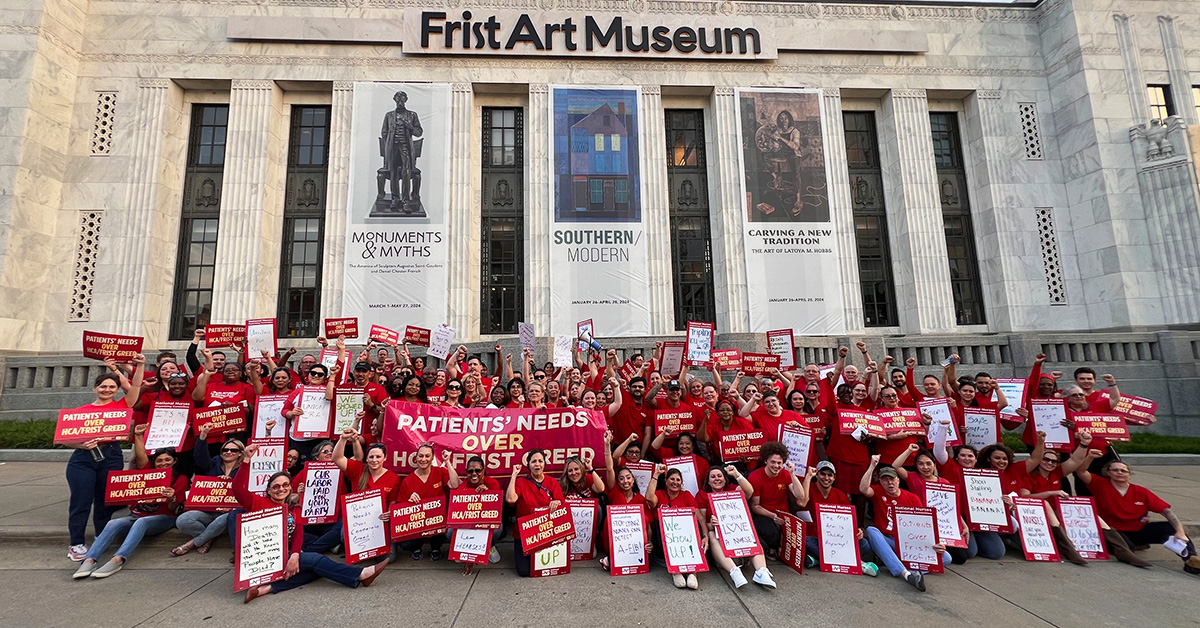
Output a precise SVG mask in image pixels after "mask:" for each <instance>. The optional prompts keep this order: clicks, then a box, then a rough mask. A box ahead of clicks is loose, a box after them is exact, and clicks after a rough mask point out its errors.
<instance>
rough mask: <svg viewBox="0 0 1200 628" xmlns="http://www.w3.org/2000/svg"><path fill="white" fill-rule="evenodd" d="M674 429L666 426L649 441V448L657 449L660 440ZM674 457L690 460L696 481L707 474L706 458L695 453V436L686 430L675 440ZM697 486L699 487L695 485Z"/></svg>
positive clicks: (708, 465)
mask: <svg viewBox="0 0 1200 628" xmlns="http://www.w3.org/2000/svg"><path fill="white" fill-rule="evenodd" d="M673 433H674V430H672V429H671V428H666V429H664V430H663V431H661V432H659V433H658V436H655V437H654V440H653V441H651V443H650V449H658V448H659V447H661V446H662V441H664V440H666V439H667V438H668V437H670V436H672V435H673ZM674 457H675V458H679V457H683V458H688V459H690V460H691V461H692V467H693V468H694V469H695V470H696V479H697V481H698V482H700V481H703V478H704V476H705V475H708V469H709V467H710V466H711V465H710V464H709V462H708V460H707V459H706V458H704V457H702V456H700V455H698V454H697V443H696V437H695V436H693V435H692V434H690V433H688V432H683V433H682V434H680V435H679V437H678V438H677V439H676V442H675V456H674ZM697 488H699V487H697Z"/></svg>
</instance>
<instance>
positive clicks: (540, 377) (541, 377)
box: [533, 375, 546, 379]
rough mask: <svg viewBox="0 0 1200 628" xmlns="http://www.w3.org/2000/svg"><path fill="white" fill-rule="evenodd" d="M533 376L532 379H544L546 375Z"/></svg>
mask: <svg viewBox="0 0 1200 628" xmlns="http://www.w3.org/2000/svg"><path fill="white" fill-rule="evenodd" d="M533 378H534V379H546V376H545V375H534V376H533Z"/></svg>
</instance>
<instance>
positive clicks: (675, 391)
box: [646, 379, 700, 460]
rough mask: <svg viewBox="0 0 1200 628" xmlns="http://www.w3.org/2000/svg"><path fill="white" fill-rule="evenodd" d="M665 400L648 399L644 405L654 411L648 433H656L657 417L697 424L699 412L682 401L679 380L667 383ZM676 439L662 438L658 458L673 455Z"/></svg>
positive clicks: (681, 387) (681, 389)
mask: <svg viewBox="0 0 1200 628" xmlns="http://www.w3.org/2000/svg"><path fill="white" fill-rule="evenodd" d="M666 388H667V398H666V399H665V400H664V401H658V400H656V399H650V400H649V401H647V402H646V405H647V406H648V407H650V408H652V409H653V410H654V415H653V418H651V419H650V423H649V425H648V426H647V427H648V428H649V429H648V431H649V432H650V433H657V432H658V430H656V429H655V428H654V426H655V424H657V423H659V422H660V421H659V417H663V416H669V417H678V418H679V419H680V420H681V421H682V422H683V423H685V424H688V423H690V424H699V418H700V412H699V411H698V410H697V409H696V406H693V405H692V404H690V403H687V402H685V401H684V400H683V386H682V385H681V384H680V383H679V380H677V379H673V380H670V381H668V382H667V385H666ZM656 440H657V439H656ZM675 445H676V439H674V438H664V440H663V441H662V451H661V452H658V457H659V459H660V460H661V459H662V458H669V457H671V456H673V455H675Z"/></svg>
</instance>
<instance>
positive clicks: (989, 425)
mask: <svg viewBox="0 0 1200 628" xmlns="http://www.w3.org/2000/svg"><path fill="white" fill-rule="evenodd" d="M963 442H964V443H965V444H967V445H970V446H972V447H974V448H975V449H976V450H980V449H983V448H984V447H987V446H988V445H995V444H996V443H998V442H1000V421H999V417H998V416H997V413H996V410H995V409H993V408H963Z"/></svg>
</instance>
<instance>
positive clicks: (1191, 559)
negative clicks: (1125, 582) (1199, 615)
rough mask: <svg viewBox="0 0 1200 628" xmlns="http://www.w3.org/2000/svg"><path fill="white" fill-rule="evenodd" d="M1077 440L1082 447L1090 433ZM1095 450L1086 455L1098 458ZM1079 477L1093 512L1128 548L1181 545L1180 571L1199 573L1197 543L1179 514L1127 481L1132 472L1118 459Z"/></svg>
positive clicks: (1080, 474)
mask: <svg viewBox="0 0 1200 628" xmlns="http://www.w3.org/2000/svg"><path fill="white" fill-rule="evenodd" d="M1079 440H1080V443H1082V444H1083V445H1084V446H1085V447H1086V446H1088V445H1089V444H1090V442H1091V434H1088V433H1086V432H1084V433H1081V434H1080V439H1079ZM1100 456H1101V452H1100V450H1098V449H1089V450H1088V457H1089V458H1099V457H1100ZM1076 474H1077V476H1078V477H1079V479H1080V480H1083V483H1084V484H1087V485H1088V488H1090V489H1091V490H1092V497H1093V498H1094V499H1095V500H1096V511H1097V513H1098V514H1099V515H1100V518H1101V519H1102V520H1103V521H1104V522H1105V523H1107V524H1108V525H1109V526H1110V527H1112V528H1113V529H1114V530H1116V531H1117V532H1118V533H1120V535H1121V537H1122V538H1124V540H1125V543H1126V544H1127V545H1128V546H1129V547H1137V546H1138V545H1155V544H1160V543H1166V542H1168V541H1174V542H1176V543H1182V544H1183V545H1184V551H1183V552H1182V556H1183V570H1184V571H1186V572H1187V573H1190V574H1192V575H1200V557H1197V556H1196V546H1195V545H1194V544H1193V543H1192V540H1191V539H1189V538H1188V535H1187V532H1186V531H1185V530H1184V529H1183V523H1181V522H1180V521H1179V517H1177V516H1175V513H1173V512H1171V504H1168V503H1167V502H1165V501H1163V499H1162V498H1160V497H1159V496H1158V495H1155V494H1154V492H1153V491H1151V490H1150V489H1147V488H1146V487H1144V486H1139V485H1137V484H1134V483H1132V482H1130V481H1129V480H1130V479H1131V478H1132V477H1133V472H1132V471H1130V470H1129V465H1127V464H1125V463H1124V462H1123V461H1121V460H1113V461H1112V462H1109V463H1108V464H1106V465H1104V469H1102V470H1101V472H1100V473H1099V474H1095V473H1092V472H1090V471H1085V470H1079V471H1077V472H1076ZM1152 512H1154V513H1158V514H1160V515H1162V517H1163V518H1164V519H1166V521H1150V513H1152Z"/></svg>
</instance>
